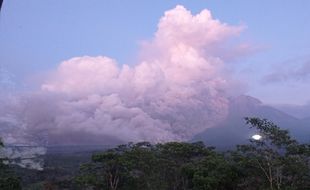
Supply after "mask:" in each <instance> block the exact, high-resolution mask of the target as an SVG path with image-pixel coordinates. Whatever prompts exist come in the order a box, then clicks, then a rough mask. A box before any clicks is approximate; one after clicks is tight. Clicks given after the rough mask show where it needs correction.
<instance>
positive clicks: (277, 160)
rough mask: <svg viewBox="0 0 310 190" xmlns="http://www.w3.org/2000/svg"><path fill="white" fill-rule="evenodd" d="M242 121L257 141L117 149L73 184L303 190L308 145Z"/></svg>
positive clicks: (307, 182)
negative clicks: (225, 148)
mask: <svg viewBox="0 0 310 190" xmlns="http://www.w3.org/2000/svg"><path fill="white" fill-rule="evenodd" d="M246 122H247V123H248V124H250V126H251V127H253V128H255V129H256V130H257V132H258V133H259V134H260V135H261V136H262V139H260V140H252V139H251V140H250V143H249V144H246V145H238V146H237V147H236V149H235V150H231V151H229V152H225V153H219V152H216V151H215V149H214V148H213V147H206V146H205V145H204V144H203V143H202V142H196V143H185V142H169V143H165V144H155V145H153V144H150V143H148V142H141V143H136V144H133V143H129V144H127V145H120V146H118V147H117V148H113V149H109V150H107V151H105V152H102V153H97V154H94V155H93V156H92V162H91V163H87V164H84V165H82V167H81V170H80V174H79V175H78V176H77V177H76V183H78V184H79V188H80V189H94V190H99V189H101V190H117V189H119V190H215V189H217V190H224V189H225V190H229V189H246V190H252V189H253V190H260V189H270V190H273V189H277V190H279V189H285V190H295V189H296V190H297V189H298V190H303V189H304V190H306V189H309V188H310V169H309V164H310V146H309V144H299V143H298V142H297V141H295V140H294V139H292V138H291V137H290V135H289V133H288V131H286V130H282V129H280V128H279V127H277V126H276V125H275V124H273V123H272V122H269V121H267V120H265V119H259V118H246ZM223 140H225V139H223Z"/></svg>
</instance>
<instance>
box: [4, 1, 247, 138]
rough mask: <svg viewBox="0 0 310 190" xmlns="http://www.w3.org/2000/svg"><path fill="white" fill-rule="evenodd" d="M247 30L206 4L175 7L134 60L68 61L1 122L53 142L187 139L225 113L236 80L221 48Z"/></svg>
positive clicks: (21, 99) (27, 135) (12, 107)
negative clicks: (215, 13) (218, 17)
mask: <svg viewBox="0 0 310 190" xmlns="http://www.w3.org/2000/svg"><path fill="white" fill-rule="evenodd" d="M242 28H243V27H241V26H230V25H228V24H226V23H222V22H220V21H219V20H216V19H214V18H212V15H211V13H210V11H208V10H203V11H202V12H200V13H199V14H197V15H192V14H191V13H190V12H189V11H188V10H186V9H185V8H184V7H183V6H177V7H176V8H174V9H172V10H169V11H167V12H166V13H165V15H164V16H163V17H162V18H161V19H160V21H159V24H158V30H157V32H156V33H155V35H154V38H153V39H152V40H150V41H148V42H145V43H144V44H143V46H142V48H141V52H140V55H141V60H140V61H139V62H138V63H137V64H135V65H133V66H129V65H126V64H124V65H119V64H118V63H117V62H116V61H115V60H113V59H112V58H109V57H105V56H98V57H88V56H84V57H75V58H72V59H70V60H67V61H64V62H62V63H61V64H60V65H59V67H58V68H57V69H56V70H55V71H54V72H52V74H51V75H50V76H49V77H47V78H46V80H45V82H44V83H43V84H42V85H41V89H40V90H38V91H37V92H32V93H28V94H24V95H23V96H20V97H19V98H18V101H17V103H15V104H14V105H9V106H7V107H6V108H5V111H4V110H2V112H1V113H2V115H3V116H2V119H0V122H2V125H3V126H10V127H8V128H10V129H13V128H18V129H19V131H20V132H19V133H18V135H19V136H23V138H24V139H28V140H32V141H35V142H41V143H50V144H55V143H63V144H70V143H97V142H100V143H102V142H105V143H108V142H111V141H113V140H114V141H115V142H116V141H142V140H146V141H152V142H162V141H172V140H188V139H190V138H191V137H192V136H193V135H195V134H197V133H199V132H202V131H203V130H205V129H206V128H209V127H213V126H214V125H215V124H217V122H220V121H221V120H222V119H223V118H224V117H225V116H226V114H227V109H228V99H227V98H228V97H229V96H230V95H231V94H232V93H235V92H233V89H234V85H235V84H237V82H236V81H235V80H233V79H232V78H231V77H230V74H229V72H228V71H227V70H226V69H225V63H224V59H225V56H227V52H226V51H225V52H222V50H223V47H225V44H227V42H228V41H229V40H230V39H232V38H234V37H235V36H238V35H239V34H240V32H241V31H242ZM239 47H240V45H236V46H235V47H233V46H231V45H230V46H229V48H230V50H231V51H232V52H233V51H235V50H236V48H239ZM224 49H225V48H224ZM0 111H1V110H0ZM5 118H6V119H5ZM8 118H11V119H8ZM6 132H7V133H6V134H7V136H10V135H11V136H10V138H11V139H14V134H12V133H9V129H8V130H7V131H6ZM15 135H17V134H15Z"/></svg>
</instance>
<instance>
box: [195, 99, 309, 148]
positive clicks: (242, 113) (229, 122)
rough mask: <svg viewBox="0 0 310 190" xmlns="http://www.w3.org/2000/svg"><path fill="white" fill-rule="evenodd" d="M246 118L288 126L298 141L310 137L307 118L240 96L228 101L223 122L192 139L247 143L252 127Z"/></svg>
mask: <svg viewBox="0 0 310 190" xmlns="http://www.w3.org/2000/svg"><path fill="white" fill-rule="evenodd" d="M245 117H260V118H266V119H268V120H270V121H272V122H274V123H275V124H277V125H278V126H279V127H281V128H283V129H288V130H289V131H290V133H291V135H292V136H293V137H294V138H296V139H298V140H299V141H301V142H309V140H310V125H309V124H310V120H301V119H297V118H295V117H293V116H291V115H288V114H286V113H284V112H282V111H279V110H277V109H275V108H273V107H271V106H268V105H264V104H263V103H262V102H261V101H260V100H258V99H256V98H253V97H250V96H244V95H243V96H239V97H237V98H234V99H231V100H230V103H229V113H228V116H227V118H226V119H225V120H224V121H223V122H221V123H220V124H219V125H217V126H215V127H214V128H209V129H206V130H205V131H204V132H202V133H200V134H198V135H196V136H195V137H194V138H193V141H197V140H201V141H204V142H205V143H206V144H207V145H212V146H216V147H218V148H221V149H223V148H231V147H233V146H235V145H236V144H241V143H246V142H247V140H248V139H249V138H250V137H251V136H252V135H253V134H255V130H254V129H249V127H248V126H246V125H245V120H244V118H245Z"/></svg>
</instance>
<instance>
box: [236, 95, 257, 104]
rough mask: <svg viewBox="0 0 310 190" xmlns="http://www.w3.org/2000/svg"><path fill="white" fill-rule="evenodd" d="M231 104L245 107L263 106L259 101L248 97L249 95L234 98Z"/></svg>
mask: <svg viewBox="0 0 310 190" xmlns="http://www.w3.org/2000/svg"><path fill="white" fill-rule="evenodd" d="M230 102H231V103H232V104H237V105H243V106H246V105H261V104H262V102H261V101H260V100H259V99H257V98H254V97H252V96H247V95H240V96H237V97H235V98H232V99H231V101H230Z"/></svg>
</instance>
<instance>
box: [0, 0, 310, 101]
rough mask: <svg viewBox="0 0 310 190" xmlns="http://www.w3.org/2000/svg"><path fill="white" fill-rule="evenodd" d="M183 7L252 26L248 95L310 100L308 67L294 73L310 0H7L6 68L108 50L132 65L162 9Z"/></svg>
mask: <svg viewBox="0 0 310 190" xmlns="http://www.w3.org/2000/svg"><path fill="white" fill-rule="evenodd" d="M177 4H181V5H184V6H185V7H186V8H187V9H189V10H191V11H192V13H198V12H200V11H201V10H202V9H205V8H207V9H209V10H210V11H211V12H212V14H213V16H214V17H215V18H217V19H219V20H221V21H222V22H226V23H229V24H232V25H237V24H244V25H246V26H247V29H246V30H245V31H244V33H243V34H242V39H244V40H245V41H249V42H251V43H253V44H254V45H257V46H261V47H263V48H261V50H260V51H258V52H256V53H255V54H253V55H250V56H248V57H246V58H243V59H240V60H238V61H237V63H236V65H237V66H236V70H237V72H236V76H237V77H239V78H240V79H242V80H244V81H246V82H247V83H248V91H247V94H249V95H252V96H255V97H257V98H259V99H261V100H263V101H264V102H266V103H273V104H278V103H281V104H283V103H291V104H295V103H296V104H303V103H306V102H307V101H309V100H310V85H308V84H309V82H310V80H309V75H310V71H308V73H309V75H308V74H307V72H306V75H305V76H306V77H304V78H303V79H294V78H292V79H291V78H290V76H289V75H290V72H289V71H290V70H292V69H295V68H297V69H298V68H299V67H302V65H303V64H306V63H307V62H309V60H310V53H309V52H310V37H309V36H310V35H309V34H310V11H309V10H310V1H308V0H303V1H302V0H299V1H283V0H273V1H270V0H260V1H246V0H242V1H241V0H239V1H238V0H236V1H225V0H222V1H219V0H217V1H215V0H214V1H211V0H196V1H165V0H159V1H152V2H151V1H146V0H145V1H142V0H132V1H120V0H113V1H112V0H111V1H108V0H44V1H42V0H24V1H21V0H4V3H3V7H2V10H1V16H0V66H1V67H4V68H6V69H7V70H9V71H10V72H11V73H13V74H14V75H16V78H17V80H18V81H23V80H24V79H25V78H27V77H29V76H31V75H33V74H37V73H40V72H45V71H48V70H51V69H55V68H56V67H57V65H58V64H59V63H60V62H61V61H63V60H66V59H69V58H71V57H75V56H83V55H90V56H97V55H106V56H109V57H112V58H114V59H116V60H117V61H118V62H119V63H131V62H133V60H134V59H135V56H136V55H137V54H136V53H137V50H138V47H139V42H140V41H141V40H146V39H150V38H151V37H152V35H153V33H154V32H155V31H156V26H157V23H158V20H159V18H160V17H161V16H162V15H163V13H164V11H166V10H169V9H171V8H173V7H175V6H176V5H177ZM277 68H281V69H282V70H283V72H284V73H286V74H285V76H286V78H285V80H282V81H278V82H262V81H263V79H264V77H265V75H268V74H270V73H273V72H275V71H276V70H277ZM309 70H310V69H309ZM296 73H298V72H296Z"/></svg>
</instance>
